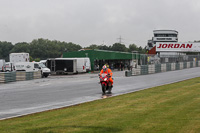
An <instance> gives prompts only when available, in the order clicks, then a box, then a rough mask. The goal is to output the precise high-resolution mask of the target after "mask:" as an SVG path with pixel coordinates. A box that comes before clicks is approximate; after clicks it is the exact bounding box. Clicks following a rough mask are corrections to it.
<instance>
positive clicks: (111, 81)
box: [100, 65, 113, 93]
mask: <svg viewBox="0 0 200 133" xmlns="http://www.w3.org/2000/svg"><path fill="white" fill-rule="evenodd" d="M103 73H104V74H107V75H108V76H109V83H108V86H109V90H108V91H109V93H111V90H112V87H113V78H112V75H113V73H112V71H111V69H109V68H107V66H106V65H104V66H103V68H102V70H101V72H100V76H101V74H103Z"/></svg>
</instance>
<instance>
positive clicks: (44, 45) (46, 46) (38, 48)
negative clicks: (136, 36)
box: [0, 38, 145, 61]
mask: <svg viewBox="0 0 200 133" xmlns="http://www.w3.org/2000/svg"><path fill="white" fill-rule="evenodd" d="M80 49H99V50H111V51H121V52H132V51H138V52H139V53H145V48H142V47H141V46H140V47H138V46H137V45H135V44H130V45H129V47H128V48H127V47H126V46H125V45H124V44H120V43H115V44H113V45H111V46H107V45H96V44H92V45H90V46H88V47H82V46H80V45H79V44H74V43H72V42H69V43H67V42H61V41H57V40H53V41H52V40H48V39H43V38H39V39H34V40H33V41H32V42H30V43H27V42H19V43H16V44H15V45H13V44H12V43H11V42H6V41H0V59H5V60H6V61H9V54H10V53H20V52H26V53H29V55H30V58H31V60H35V61H39V60H42V59H47V58H58V57H61V56H62V54H63V52H72V51H78V50H80Z"/></svg>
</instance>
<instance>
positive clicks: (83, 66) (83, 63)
mask: <svg viewBox="0 0 200 133" xmlns="http://www.w3.org/2000/svg"><path fill="white" fill-rule="evenodd" d="M64 59H75V60H77V66H76V68H77V73H84V72H88V71H91V64H90V58H88V57H87V58H64Z"/></svg>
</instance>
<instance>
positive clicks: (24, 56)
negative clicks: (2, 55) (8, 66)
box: [9, 53, 29, 65]
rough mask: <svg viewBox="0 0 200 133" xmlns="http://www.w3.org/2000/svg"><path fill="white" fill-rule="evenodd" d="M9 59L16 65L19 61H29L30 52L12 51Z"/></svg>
mask: <svg viewBox="0 0 200 133" xmlns="http://www.w3.org/2000/svg"><path fill="white" fill-rule="evenodd" d="M9 59H10V62H11V63H13V64H14V65H15V63H17V62H29V53H10V55H9Z"/></svg>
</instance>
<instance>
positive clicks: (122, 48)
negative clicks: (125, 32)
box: [111, 43, 128, 52]
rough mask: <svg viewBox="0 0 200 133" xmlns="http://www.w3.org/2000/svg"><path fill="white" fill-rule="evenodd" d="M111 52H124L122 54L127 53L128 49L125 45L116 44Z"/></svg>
mask: <svg viewBox="0 0 200 133" xmlns="http://www.w3.org/2000/svg"><path fill="white" fill-rule="evenodd" d="M111 50H112V51H122V52H127V51H128V49H127V48H126V46H125V45H124V44H120V43H115V44H113V45H112V46H111Z"/></svg>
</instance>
